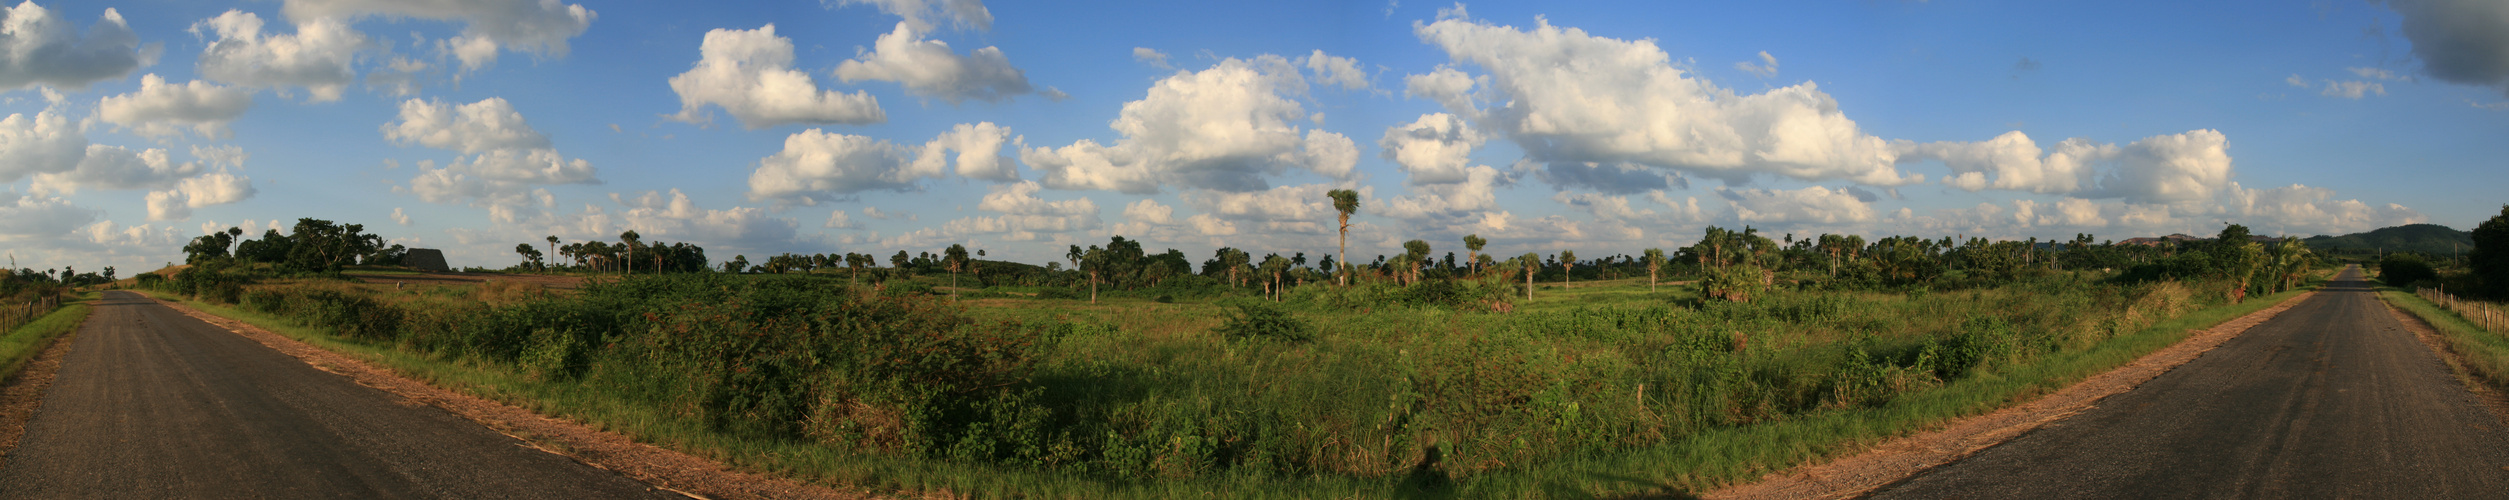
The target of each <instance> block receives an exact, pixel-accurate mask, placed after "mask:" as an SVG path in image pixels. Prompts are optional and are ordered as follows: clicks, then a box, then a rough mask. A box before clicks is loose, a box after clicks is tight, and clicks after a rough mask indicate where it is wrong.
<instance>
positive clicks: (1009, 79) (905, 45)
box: [836, 22, 1035, 104]
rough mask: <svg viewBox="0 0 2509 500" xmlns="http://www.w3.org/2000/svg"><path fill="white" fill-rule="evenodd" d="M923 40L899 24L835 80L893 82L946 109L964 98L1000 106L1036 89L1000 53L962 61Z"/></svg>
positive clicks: (991, 50)
mask: <svg viewBox="0 0 2509 500" xmlns="http://www.w3.org/2000/svg"><path fill="white" fill-rule="evenodd" d="M923 35H924V33H921V32H917V31H915V30H914V29H913V28H911V27H909V26H908V25H907V23H903V22H901V23H898V24H897V29H896V30H893V31H890V32H889V33H888V34H885V35H880V39H879V42H878V43H876V44H874V45H873V46H872V50H871V51H869V52H864V53H862V54H861V55H859V56H856V57H855V58H854V59H853V60H849V61H845V62H844V63H843V64H838V65H837V66H836V77H837V78H838V79H841V80H844V81H846V82H854V81H861V80H878V81H886V82H897V83H898V84H900V85H905V86H906V91H907V92H910V93H913V94H915V95H920V96H925V97H934V98H939V99H941V100H945V101H949V102H950V103H951V104H958V103H959V102H961V101H966V100H969V99H974V100H979V101H988V102H999V101H1003V100H1007V99H1010V98H1011V97H1012V96H1016V95H1020V94H1026V93H1029V92H1031V91H1034V90H1035V88H1034V87H1031V86H1029V85H1028V74H1027V72H1025V71H1020V69H1019V68H1014V67H1011V60H1010V58H1009V57H1005V56H1003V55H1002V49H1001V48H998V47H985V48H981V49H976V50H974V51H971V52H968V53H967V55H963V56H962V55H959V54H958V53H956V52H952V51H951V50H950V44H949V43H947V42H942V41H940V40H929V39H925V38H924V37H923Z"/></svg>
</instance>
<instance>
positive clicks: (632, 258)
mask: <svg viewBox="0 0 2509 500" xmlns="http://www.w3.org/2000/svg"><path fill="white" fill-rule="evenodd" d="M641 239H644V236H640V235H637V234H636V230H634V229H629V230H627V232H624V233H619V241H620V242H624V243H626V244H627V259H626V260H625V261H624V262H626V264H627V269H626V272H627V274H636V241H637V240H641Z"/></svg>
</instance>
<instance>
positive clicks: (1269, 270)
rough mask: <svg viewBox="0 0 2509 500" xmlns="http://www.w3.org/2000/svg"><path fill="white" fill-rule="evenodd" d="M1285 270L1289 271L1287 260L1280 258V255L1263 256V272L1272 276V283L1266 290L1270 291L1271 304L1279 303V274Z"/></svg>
mask: <svg viewBox="0 0 2509 500" xmlns="http://www.w3.org/2000/svg"><path fill="white" fill-rule="evenodd" d="M1287 270H1289V259H1288V258H1284V257H1281V254H1277V253H1276V254H1269V255H1265V256H1263V272H1264V273H1266V274H1271V275H1272V282H1271V283H1269V284H1268V285H1267V286H1266V288H1269V289H1270V290H1268V291H1269V292H1271V295H1272V301H1273V302H1280V301H1281V291H1282V289H1281V272H1282V271H1287Z"/></svg>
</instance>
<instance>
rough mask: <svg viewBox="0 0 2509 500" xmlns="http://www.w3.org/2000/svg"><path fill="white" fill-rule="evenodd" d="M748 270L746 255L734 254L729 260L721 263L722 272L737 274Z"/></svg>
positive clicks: (747, 257)
mask: <svg viewBox="0 0 2509 500" xmlns="http://www.w3.org/2000/svg"><path fill="white" fill-rule="evenodd" d="M748 271H749V256H747V255H734V256H732V261H731V262H725V263H723V272H727V273H733V274H739V273H743V272H748Z"/></svg>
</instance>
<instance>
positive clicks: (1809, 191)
mask: <svg viewBox="0 0 2509 500" xmlns="http://www.w3.org/2000/svg"><path fill="white" fill-rule="evenodd" d="M1716 194H1717V195H1718V196H1723V197H1724V198H1725V200H1726V202H1727V204H1728V205H1730V206H1732V207H1733V211H1734V213H1733V215H1734V218H1735V219H1736V220H1740V221H1742V222H1743V223H1757V222H1794V223H1820V224H1841V223H1850V222H1869V221H1872V220H1874V219H1875V218H1876V217H1877V215H1876V214H1875V212H1874V211H1873V206H1872V205H1871V204H1868V203H1867V202H1865V201H1864V200H1862V199H1858V198H1857V197H1856V195H1855V194H1854V193H1851V192H1848V191H1847V190H1844V189H1830V188H1826V187H1821V186H1812V187H1808V188H1803V189H1796V190H1782V189H1739V190H1737V189H1727V188H1717V190H1716Z"/></svg>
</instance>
